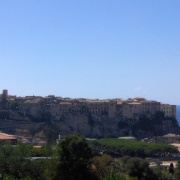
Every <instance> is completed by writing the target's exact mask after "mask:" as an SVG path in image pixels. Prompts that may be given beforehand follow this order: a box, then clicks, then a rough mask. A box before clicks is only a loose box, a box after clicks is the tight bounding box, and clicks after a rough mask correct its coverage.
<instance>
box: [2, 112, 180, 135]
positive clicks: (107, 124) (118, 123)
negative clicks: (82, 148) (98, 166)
mask: <svg viewBox="0 0 180 180" xmlns="http://www.w3.org/2000/svg"><path fill="white" fill-rule="evenodd" d="M0 117H1V120H0V126H1V127H0V129H1V128H2V127H3V129H11V128H12V129H14V128H13V127H15V126H16V127H19V128H23V127H24V128H28V127H29V128H30V129H33V126H34V128H35V127H36V126H41V128H39V129H38V130H41V131H46V130H47V128H51V127H55V130H50V131H48V134H47V136H52V135H51V134H52V133H53V132H55V134H61V135H67V134H71V133H79V134H82V135H84V136H86V137H91V138H100V137H119V136H136V137H137V138H144V137H151V136H157V135H163V134H168V133H175V134H180V130H179V129H180V128H179V126H178V122H177V121H176V119H174V118H172V117H168V118H167V117H164V115H163V113H161V112H158V113H156V114H154V115H152V114H146V115H144V116H142V117H141V118H140V119H139V120H134V119H122V118H121V116H118V115H117V116H115V117H111V118H110V117H108V115H100V114H97V115H96V114H72V113H66V114H63V115H62V116H61V117H60V118H59V120H54V119H53V118H51V117H50V116H47V117H48V120H47V118H45V122H44V121H43V119H41V120H37V119H34V118H31V117H28V118H27V117H26V118H23V117H21V116H20V115H19V114H17V113H16V112H11V111H1V112H0ZM44 117H45V116H44ZM5 119H6V120H5ZM7 122H8V123H7ZM42 122H43V123H42ZM40 123H42V124H41V125H39V124H40ZM32 124H34V125H33V126H32ZM25 125H26V126H25ZM34 131H37V128H36V130H34ZM34 131H33V132H34ZM34 133H36V132H34Z"/></svg>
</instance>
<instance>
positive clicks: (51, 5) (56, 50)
mask: <svg viewBox="0 0 180 180" xmlns="http://www.w3.org/2000/svg"><path fill="white" fill-rule="evenodd" d="M0 68H1V69H0V77H1V78H0V91H1V89H8V90H9V94H11V95H17V96H26V95H41V96H45V95H49V94H54V95H56V96H62V97H72V98H74V97H77V98H78V97H84V98H85V97H86V98H99V99H104V98H128V97H130V98H134V97H136V96H143V97H145V98H146V99H151V100H157V101H162V102H166V103H170V104H180V79H179V78H180V1H179V0H157V1H156V0H29V1H28V0H12V1H10V0H0Z"/></svg>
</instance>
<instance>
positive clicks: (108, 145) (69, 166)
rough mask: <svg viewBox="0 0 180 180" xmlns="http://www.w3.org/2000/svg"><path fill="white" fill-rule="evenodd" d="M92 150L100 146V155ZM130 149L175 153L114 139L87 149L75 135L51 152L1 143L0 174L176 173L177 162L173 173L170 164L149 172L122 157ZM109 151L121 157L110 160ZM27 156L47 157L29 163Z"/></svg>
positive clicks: (92, 177) (125, 179)
mask: <svg viewBox="0 0 180 180" xmlns="http://www.w3.org/2000/svg"><path fill="white" fill-rule="evenodd" d="M95 147H97V148H100V147H103V149H104V152H103V153H104V154H102V155H96V156H94V155H93V151H94V148H95ZM91 148H93V149H91ZM143 148H144V149H143ZM105 149H106V150H105ZM113 149H114V152H113ZM130 149H133V151H134V153H133V155H136V153H137V154H138V153H140V152H143V151H144V152H156V151H161V152H171V153H174V152H177V151H176V150H175V149H174V148H172V147H171V146H167V145H162V144H154V145H152V144H146V143H141V142H138V141H130V140H118V139H100V140H96V141H92V142H91V143H90V146H89V143H88V142H87V141H86V139H85V138H84V137H83V136H81V135H78V134H73V135H69V136H67V137H65V139H64V140H62V141H61V142H60V143H59V144H58V145H57V146H56V147H55V148H53V150H52V148H50V147H48V146H47V147H43V148H39V149H36V148H33V147H32V146H31V145H26V144H22V143H19V144H18V145H17V146H16V147H13V146H11V145H10V144H5V143H3V142H1V143H0V175H1V176H2V179H3V180H17V179H18V180H19V179H21V180H38V179H39V180H46V179H47V180H59V179H60V180H81V179H86V180H113V179H114V180H152V179H153V180H171V179H172V177H173V176H174V175H173V174H174V173H175V174H177V175H178V174H180V163H179V164H178V166H177V169H175V170H174V166H173V165H171V167H170V168H169V169H164V168H162V167H161V166H157V167H155V168H153V169H151V168H150V167H149V162H148V161H147V160H145V159H142V158H139V157H130V156H124V155H125V154H127V153H126V151H127V152H129V153H130ZM96 150H98V149H96ZM109 152H111V153H112V152H113V153H115V152H120V153H124V154H121V155H123V156H122V157H121V158H118V159H117V158H116V159H114V158H113V157H112V156H110V155H107V154H105V153H109ZM135 152H136V153H135ZM111 153H109V154H111ZM130 154H131V153H130ZM140 154H141V153H140ZM131 155H132V154H131ZM31 156H48V157H51V158H47V159H41V160H32V159H31V158H30V157H31Z"/></svg>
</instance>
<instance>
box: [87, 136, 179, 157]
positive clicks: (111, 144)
mask: <svg viewBox="0 0 180 180" xmlns="http://www.w3.org/2000/svg"><path fill="white" fill-rule="evenodd" d="M89 143H90V146H91V147H92V149H93V150H94V153H98V152H103V153H106V154H109V155H113V156H123V155H129V156H138V157H143V158H144V157H153V156H156V155H157V153H158V154H166V153H178V150H177V149H176V148H175V147H173V146H171V145H166V144H154V143H145V142H140V141H135V140H125V139H115V138H109V139H98V140H93V141H90V142H89Z"/></svg>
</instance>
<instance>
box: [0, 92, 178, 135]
mask: <svg viewBox="0 0 180 180" xmlns="http://www.w3.org/2000/svg"><path fill="white" fill-rule="evenodd" d="M0 109H1V113H0V119H1V120H0V125H1V127H0V129H2V128H4V129H8V128H9V127H10V126H15V124H16V125H17V126H20V125H24V126H25V125H27V124H29V125H30V124H32V123H49V124H51V125H52V124H53V125H55V126H56V128H57V129H56V130H57V131H59V133H61V134H68V133H76V132H77V133H81V134H83V135H85V136H90V137H101V136H119V135H126V134H127V135H132V134H134V133H137V130H133V129H134V127H136V125H137V124H138V123H139V120H140V119H142V117H143V116H145V115H146V114H151V115H155V114H157V113H158V112H161V113H162V114H163V117H161V118H160V119H161V122H159V121H157V122H158V124H156V125H155V126H154V130H153V131H154V132H151V131H150V130H146V131H145V132H143V131H144V130H143V129H141V133H140V132H139V133H140V134H141V135H142V136H144V135H143V134H144V133H145V134H149V135H151V134H153V133H156V134H158V133H159V134H163V133H175V132H179V126H178V124H177V125H176V122H175V119H176V106H175V105H170V104H164V103H161V102H158V101H155V100H146V99H145V98H143V97H136V98H133V99H132V98H128V99H121V98H117V99H104V100H99V99H85V98H62V97H56V96H54V95H48V96H46V97H40V96H25V97H17V96H12V95H9V94H8V90H6V89H5V90H3V92H2V94H1V95H0ZM5 119H6V121H5ZM174 122H175V123H174ZM36 126H38V124H36ZM133 131H134V133H133ZM139 133H138V134H139Z"/></svg>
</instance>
